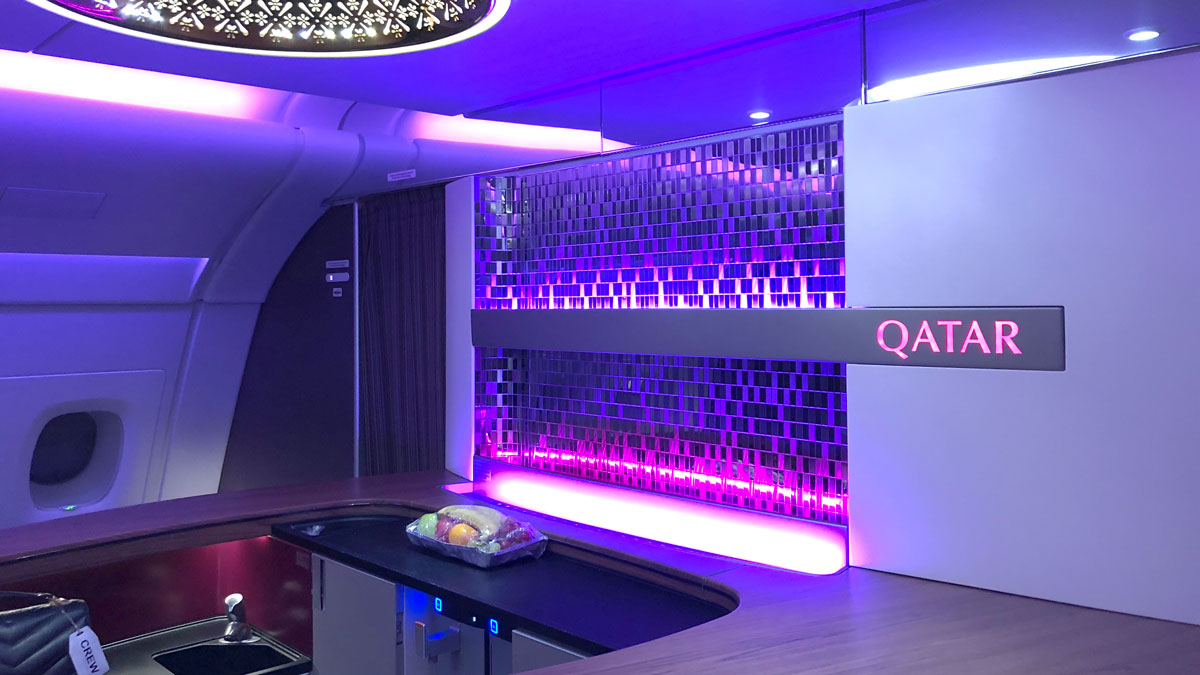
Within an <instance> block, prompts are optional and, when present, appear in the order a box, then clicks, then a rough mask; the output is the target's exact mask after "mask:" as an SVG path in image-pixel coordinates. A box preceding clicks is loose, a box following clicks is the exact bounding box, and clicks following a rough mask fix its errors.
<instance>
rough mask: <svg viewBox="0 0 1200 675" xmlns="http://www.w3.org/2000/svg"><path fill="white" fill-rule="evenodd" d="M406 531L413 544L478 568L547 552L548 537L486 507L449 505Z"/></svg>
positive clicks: (424, 517) (427, 515)
mask: <svg viewBox="0 0 1200 675" xmlns="http://www.w3.org/2000/svg"><path fill="white" fill-rule="evenodd" d="M407 532H408V537H409V539H410V540H411V541H412V542H413V543H414V544H417V545H419V546H422V547H425V548H429V549H433V550H436V551H438V552H440V553H442V554H443V555H446V556H450V557H453V558H459V559H460V560H465V561H467V562H469V563H471V564H473V565H476V566H478V567H494V566H496V565H502V564H504V563H506V562H508V561H510V560H514V559H516V558H522V557H533V558H537V557H539V556H541V554H542V552H543V551H545V550H546V538H545V537H543V536H542V535H541V534H540V533H539V532H538V531H537V530H535V529H533V527H532V526H530V525H529V524H528V523H522V522H521V521H519V520H516V519H513V518H510V517H508V516H506V515H504V514H502V513H500V512H499V511H497V510H496V509H492V508H488V507H486V506H459V505H455V506H448V507H446V508H444V509H442V510H440V511H438V512H437V513H427V514H425V515H424V516H421V518H419V519H418V520H415V521H413V522H412V523H411V524H409V526H408V528H407Z"/></svg>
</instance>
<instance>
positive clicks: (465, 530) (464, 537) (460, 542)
mask: <svg viewBox="0 0 1200 675" xmlns="http://www.w3.org/2000/svg"><path fill="white" fill-rule="evenodd" d="M477 536H479V530H476V529H475V528H473V527H471V526H470V525H468V524H466V523H459V524H457V525H455V526H454V527H452V528H450V534H449V535H448V536H447V537H446V541H447V542H449V543H451V544H454V545H455V546H467V545H468V544H470V543H471V542H473V541H475V537H477Z"/></svg>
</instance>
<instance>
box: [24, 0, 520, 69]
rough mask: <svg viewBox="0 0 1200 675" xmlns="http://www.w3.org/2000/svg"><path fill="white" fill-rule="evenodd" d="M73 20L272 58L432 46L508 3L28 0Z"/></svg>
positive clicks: (456, 37) (465, 33) (478, 29)
mask: <svg viewBox="0 0 1200 675" xmlns="http://www.w3.org/2000/svg"><path fill="white" fill-rule="evenodd" d="M28 1H29V2H32V3H33V4H35V5H38V6H41V7H44V8H46V9H48V10H50V11H52V12H55V13H57V14H61V15H63V16H66V17H68V18H71V19H74V20H76V21H79V22H82V23H87V24H91V25H93V26H98V27H100V28H105V29H107V30H112V31H116V32H119V33H128V34H131V35H136V36H138V37H143V38H148V39H151V40H158V41H160V42H172V43H184V44H187V45H189V46H192V47H200V48H203V49H216V50H221V51H229V52H239V53H244V54H265V55H276V56H308V57H331V56H378V55H383V54H400V53H405V52H416V51H421V50H425V49H433V48H435V47H441V46H444V45H448V44H453V43H455V42H461V41H462V40H466V39H467V38H470V37H473V36H475V35H478V34H480V33H482V32H484V31H485V30H487V29H489V28H491V27H492V26H494V25H496V23H497V22H498V21H500V19H501V18H502V17H503V16H504V14H505V12H507V11H508V7H509V4H510V3H511V0H28Z"/></svg>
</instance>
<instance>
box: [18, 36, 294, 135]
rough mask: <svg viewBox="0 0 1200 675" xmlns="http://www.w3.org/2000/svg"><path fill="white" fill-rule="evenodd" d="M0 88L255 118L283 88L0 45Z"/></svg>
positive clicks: (276, 99)
mask: <svg viewBox="0 0 1200 675" xmlns="http://www.w3.org/2000/svg"><path fill="white" fill-rule="evenodd" d="M0 89H15V90H18V91H27V92H31V93H37V94H50V95H53V96H67V97H70V98H77V99H87V100H91V101H104V102H107V103H120V104H124V105H134V106H141V107H144V108H158V109H160V110H175V111H179V112H188V113H199V114H202V115H216V116H219V117H234V118H238V119H257V118H261V117H263V116H264V114H265V113H266V112H267V111H268V110H273V108H274V107H275V106H277V105H278V102H279V101H280V100H281V97H283V96H285V95H286V94H284V93H283V92H277V91H274V90H270V89H261V88H258V87H249V86H245V85H240V84H232V83H229V82H215V81H213V80H205V79H201V78H196V77H184V76H182V75H169V74H166V73H154V72H150V71H146V70H137V69H135V68H122V67H120V66H110V65H106V64H102V63H91V62H88V61H76V60H74V59H62V58H58V57H54V56H43V55H41V54H27V53H21V52H13V51H5V50H0Z"/></svg>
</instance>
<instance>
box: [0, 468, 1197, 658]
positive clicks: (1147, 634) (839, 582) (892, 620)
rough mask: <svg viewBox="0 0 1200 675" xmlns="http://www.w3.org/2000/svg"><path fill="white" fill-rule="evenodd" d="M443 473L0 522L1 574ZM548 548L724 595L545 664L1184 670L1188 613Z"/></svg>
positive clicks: (436, 481) (420, 504) (424, 489)
mask: <svg viewBox="0 0 1200 675" xmlns="http://www.w3.org/2000/svg"><path fill="white" fill-rule="evenodd" d="M456 480H459V479H458V478H457V477H455V476H454V475H453V474H448V473H444V472H434V473H422V474H406V475H399V476H383V477H373V478H363V479H355V480H350V481H339V482H333V483H326V484H321V485H316V486H312V485H308V486H296V487H286V488H272V489H268V490H254V491H248V492H239V493H225V494H218V495H206V496H202V497H193V498H189V499H181V500H175V501H170V502H160V503H154V504H144V505H140V506H133V507H127V508H122V509H114V510H111V511H105V512H100V513H94V514H81V515H78V516H72V517H68V518H63V519H59V520H56V521H51V522H45V523H38V524H35V525H25V526H21V527H17V528H12V529H8V530H2V531H0V587H2V586H3V585H5V584H6V583H11V582H14V581H19V580H23V579H29V578H34V577H40V576H45V575H47V574H53V573H56V572H60V571H68V570H78V569H84V568H87V567H90V566H94V565H97V564H100V563H111V562H114V561H119V560H122V559H130V558H134V557H138V556H141V555H145V554H147V553H152V552H160V551H167V550H176V549H182V548H190V547H193V546H202V545H206V544H212V543H217V542H221V541H231V540H234V539H243V538H248V537H256V536H262V535H264V534H268V533H269V532H270V528H271V526H272V525H274V524H277V523H285V522H294V521H296V520H300V519H304V518H308V517H310V516H324V515H334V514H349V513H410V512H412V511H414V510H421V511H425V510H432V509H435V508H440V507H441V506H444V505H446V504H451V503H462V502H469V501H470V500H468V499H465V498H463V497H461V496H459V495H455V494H452V493H449V492H447V491H445V490H441V489H440V487H439V486H440V485H442V484H444V483H448V482H454V481H456ZM530 520H532V521H534V523H535V525H536V526H537V527H538V528H539V529H541V530H542V531H543V532H546V533H547V534H549V535H550V536H551V537H552V538H553V539H555V540H557V541H559V542H562V543H561V544H560V545H561V546H563V547H564V550H565V549H567V548H569V549H571V551H573V553H572V554H573V555H577V556H579V557H583V558H588V557H589V556H591V558H590V559H591V561H592V562H594V563H596V564H601V565H606V566H612V567H616V568H620V569H623V571H625V572H628V573H633V574H637V575H638V576H641V577H643V578H646V579H651V580H654V581H655V582H656V583H662V584H664V585H669V586H672V587H675V588H676V589H679V590H685V591H688V592H693V593H694V594H696V595H698V596H702V597H705V598H706V599H709V600H718V601H719V600H720V599H722V598H723V599H725V601H726V602H727V603H729V604H732V603H733V602H734V600H733V599H734V598H736V602H737V603H738V606H737V608H736V609H734V610H733V611H732V612H731V613H730V614H728V615H727V616H724V617H721V618H719V619H716V620H714V621H711V622H709V623H706V624H703V625H700V626H697V627H695V628H691V629H688V630H685V631H683V632H680V633H676V634H674V635H670V636H667V637H664V638H661V639H658V640H654V641H652V642H647V643H644V644H641V645H637V646H634V647H629V648H627V649H622V650H619V651H615V652H612V653H609V654H605V655H602V656H598V657H594V658H591V659H587V660H585V661H580V662H577V663H573V664H568V665H564V666H557V667H555V668H550V669H546V670H544V671H539V672H544V673H546V675H572V674H581V675H582V674H585V673H589V674H590V673H613V674H616V673H621V674H623V675H624V674H629V673H637V674H639V675H649V674H652V673H684V672H686V673H689V675H696V674H700V673H747V674H748V673H753V674H754V675H767V674H773V673H780V674H784V673H787V674H790V673H868V672H870V673H878V672H889V673H953V674H956V675H957V674H966V673H971V674H975V673H1028V674H1029V675H1043V674H1050V673H1097V672H1121V673H1142V672H1144V673H1197V672H1200V627H1197V626H1191V625H1187V624H1179V623H1172V622H1169V621H1159V620H1154V619H1146V618H1141V617H1134V616H1129V615H1124V614H1117V613H1113V612H1103V611H1099V610H1092V609H1085V608H1081V607H1074V606H1070V605H1063V604H1059V603H1053V602H1047V601H1043V600H1034V599H1030V598H1023V597H1020V596H1013V595H1006V594H1003V593H995V592H991V591H984V590H979V589H974V588H967V587H963V586H954V585H951V584H943V583H937V582H932V581H925V580H921V579H913V578H908V577H901V576H896V575H891V574H884V573H880V572H872V571H868V570H863V569H858V568H851V569H850V570H848V571H846V572H843V573H841V574H838V575H834V576H829V577H813V576H806V575H801V574H795V573H790V572H783V571H779V570H774V569H769V568H763V567H759V566H756V565H751V564H745V563H741V562H739V561H735V560H728V559H724V558H718V557H715V556H707V555H703V554H696V553H691V552H688V551H682V550H680V549H675V548H671V547H667V546H661V545H657V544H653V543H648V542H644V541H641V540H636V539H633V538H629V537H625V536H623V535H618V534H614V533H608V532H602V531H598V530H594V529H591V528H586V527H582V526H578V525H575V524H572V523H564V522H560V521H555V520H552V519H545V518H530Z"/></svg>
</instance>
